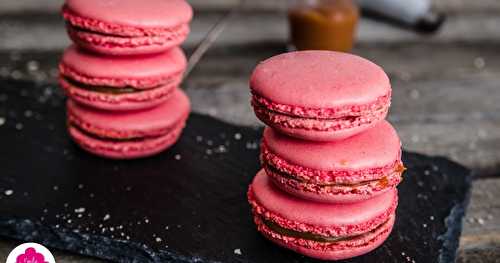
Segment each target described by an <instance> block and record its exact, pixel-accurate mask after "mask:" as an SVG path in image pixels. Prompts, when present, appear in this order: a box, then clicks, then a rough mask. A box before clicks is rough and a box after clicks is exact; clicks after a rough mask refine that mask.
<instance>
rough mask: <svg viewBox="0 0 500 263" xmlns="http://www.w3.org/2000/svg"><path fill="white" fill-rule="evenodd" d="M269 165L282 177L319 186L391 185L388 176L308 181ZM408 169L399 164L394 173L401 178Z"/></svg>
mask: <svg viewBox="0 0 500 263" xmlns="http://www.w3.org/2000/svg"><path fill="white" fill-rule="evenodd" d="M267 167H268V168H269V169H270V170H271V171H272V172H273V173H276V174H279V175H280V176H282V177H285V178H287V179H290V180H295V181H299V182H301V183H307V184H310V183H314V184H316V185H319V186H325V187H327V186H340V187H359V186H365V185H369V184H372V183H377V184H378V185H379V186H381V187H387V186H388V185H389V178H388V176H384V177H382V178H380V179H374V180H367V181H362V182H358V183H319V182H311V181H306V180H303V179H302V178H296V177H293V176H291V175H289V174H287V173H285V172H282V171H280V170H278V169H276V167H274V166H272V165H269V164H267ZM405 170H406V168H405V167H404V166H403V165H402V164H398V165H397V166H396V168H395V169H394V173H398V174H400V176H401V178H403V176H402V175H403V172H404V171H405Z"/></svg>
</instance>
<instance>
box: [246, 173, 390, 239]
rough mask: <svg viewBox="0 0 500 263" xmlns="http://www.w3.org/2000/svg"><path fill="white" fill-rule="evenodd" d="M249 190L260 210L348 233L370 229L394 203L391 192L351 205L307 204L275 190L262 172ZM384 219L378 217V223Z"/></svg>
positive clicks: (302, 200) (294, 220)
mask: <svg viewBox="0 0 500 263" xmlns="http://www.w3.org/2000/svg"><path fill="white" fill-rule="evenodd" d="M251 189H252V191H253V196H254V198H255V199H256V201H257V202H258V203H259V204H260V205H261V206H262V207H263V208H264V209H266V210H267V211H268V212H270V213H273V214H275V215H277V216H280V217H282V218H285V219H286V220H287V221H292V222H297V223H303V224H307V225H312V226H316V227H325V228H339V229H341V231H350V232H356V231H358V230H362V229H370V228H373V224H375V225H377V223H381V222H374V221H373V220H374V219H375V218H380V217H381V216H383V215H385V214H387V213H388V212H391V211H392V210H393V209H394V208H395V206H396V204H397V190H395V189H393V190H391V191H388V192H386V193H384V194H381V195H378V196H375V197H373V198H371V199H369V200H366V201H362V202H357V203H352V204H327V203H315V202H310V201H308V200H304V199H300V198H297V197H294V196H291V195H289V194H287V193H285V192H282V191H281V190H278V189H277V188H276V187H275V186H274V185H273V184H272V183H271V181H270V179H269V177H268V176H267V174H266V173H265V171H264V170H261V171H259V173H258V174H257V175H256V176H255V178H254V180H253V183H252V185H251ZM385 219H386V218H380V220H382V221H385ZM346 229H349V230H346Z"/></svg>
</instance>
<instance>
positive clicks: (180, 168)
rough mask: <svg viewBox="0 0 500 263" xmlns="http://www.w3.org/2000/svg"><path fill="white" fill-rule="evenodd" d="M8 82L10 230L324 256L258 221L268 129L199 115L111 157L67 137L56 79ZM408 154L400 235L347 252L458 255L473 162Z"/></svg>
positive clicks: (0, 182) (130, 247)
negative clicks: (173, 135) (155, 151)
mask: <svg viewBox="0 0 500 263" xmlns="http://www.w3.org/2000/svg"><path fill="white" fill-rule="evenodd" d="M0 87H1V89H0V123H1V124H2V125H1V126H0V235H1V236H4V237H8V238H15V239H20V240H26V241H37V242H41V243H43V244H45V245H47V246H50V247H55V248H59V249H65V250H69V251H73V252H77V253H81V254H85V255H91V256H96V257H100V258H104V259H110V260H115V261H122V262H149V261H151V262H165V261H175V262H316V261H314V260H310V259H307V258H305V257H302V256H299V255H297V254H295V253H293V252H289V251H286V250H284V249H281V248H278V247H276V246H274V245H272V244H271V243H270V242H268V241H266V240H265V239H264V238H262V237H261V236H260V235H259V234H258V233H257V232H256V230H255V228H254V226H253V223H252V219H251V216H250V211H249V206H248V204H247V202H246V190H247V185H248V183H249V182H250V181H251V179H252V177H253V176H254V175H255V173H256V172H257V170H258V169H259V163H258V144H259V139H260V136H261V130H256V129H252V128H246V127H237V126H233V125H229V124H226V123H223V122H220V121H217V120H215V119H213V118H210V117H207V116H202V115H198V114H192V115H191V117H190V119H189V121H188V124H187V128H186V130H185V132H184V134H183V136H182V138H181V139H180V141H179V142H178V143H177V144H176V145H175V146H174V147H173V148H171V149H170V150H168V151H167V152H164V153H162V154H160V155H158V156H155V157H153V158H148V159H143V160H134V161H110V160H105V159H100V158H97V157H94V156H92V155H89V154H87V153H85V152H83V151H81V150H79V149H78V148H77V147H76V146H75V145H74V144H73V143H72V142H71V141H70V140H69V138H68V136H67V134H66V131H65V121H64V116H65V112H64V101H63V98H62V96H61V94H60V93H59V92H58V90H57V89H56V88H55V87H54V86H51V85H48V84H43V85H35V84H34V83H30V82H19V81H15V82H14V81H6V80H4V81H0ZM403 157H404V162H405V164H406V166H407V167H408V171H407V172H406V173H405V180H404V182H403V183H402V185H401V186H400V187H399V189H400V205H399V208H398V217H397V222H396V226H395V229H394V231H393V233H392V234H391V236H390V238H389V239H388V241H387V242H386V243H385V244H384V245H383V246H382V247H380V248H379V249H377V250H376V251H374V252H373V253H370V254H369V255H366V256H361V257H358V258H356V259H352V260H347V261H345V262H454V258H455V252H456V249H457V246H458V237H459V235H460V230H461V220H462V217H463V214H464V207H465V205H466V200H467V197H468V191H469V186H470V177H469V170H467V169H466V168H464V167H462V166H460V165H458V164H456V163H453V162H451V161H448V160H447V159H444V158H440V157H427V156H423V155H420V154H415V153H408V152H405V153H404V156H403ZM238 252H241V253H238Z"/></svg>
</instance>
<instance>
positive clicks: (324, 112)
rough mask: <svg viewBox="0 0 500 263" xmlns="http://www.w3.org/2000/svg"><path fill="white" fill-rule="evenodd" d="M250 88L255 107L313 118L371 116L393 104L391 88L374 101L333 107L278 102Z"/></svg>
mask: <svg viewBox="0 0 500 263" xmlns="http://www.w3.org/2000/svg"><path fill="white" fill-rule="evenodd" d="M250 90H251V94H252V100H251V103H252V105H253V106H254V107H260V108H264V109H266V110H268V111H273V112H275V113H281V114H283V115H288V116H297V117H303V118H313V119H337V118H341V117H353V116H369V115H370V114H371V113H373V112H377V111H380V110H382V109H388V108H389V107H390V104H391V93H392V91H391V90H390V89H389V90H388V92H387V94H385V95H383V96H380V97H378V98H376V99H375V100H374V101H372V102H369V103H366V104H361V105H358V104H356V103H353V104H350V105H343V106H339V107H333V108H312V107H304V106H300V105H289V104H283V103H277V102H274V101H272V100H269V99H267V98H265V97H263V96H262V95H260V94H258V93H257V92H256V91H254V90H253V89H252V88H251V87H250Z"/></svg>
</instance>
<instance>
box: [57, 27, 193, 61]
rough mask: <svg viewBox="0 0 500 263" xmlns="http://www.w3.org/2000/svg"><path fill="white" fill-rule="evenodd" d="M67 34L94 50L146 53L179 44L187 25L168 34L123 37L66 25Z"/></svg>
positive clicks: (111, 52) (184, 37)
mask: <svg viewBox="0 0 500 263" xmlns="http://www.w3.org/2000/svg"><path fill="white" fill-rule="evenodd" d="M67 31H68V35H69V36H70V38H71V39H72V40H73V41H74V42H76V43H77V44H78V45H80V46H83V47H84V48H87V49H90V50H93V51H96V52H98V53H110V54H121V53H124V54H125V53H127V54H130V55H132V54H146V53H158V52H160V51H164V50H167V49H168V48H171V47H174V46H176V45H180V44H181V43H182V42H183V41H184V40H185V39H186V38H187V36H188V35H189V31H190V30H189V26H188V25H181V26H179V28H178V30H175V31H172V32H171V33H170V34H168V35H158V36H139V37H124V36H111V35H105V34H101V33H96V32H87V31H81V30H77V29H76V28H74V27H72V26H68V27H67Z"/></svg>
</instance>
